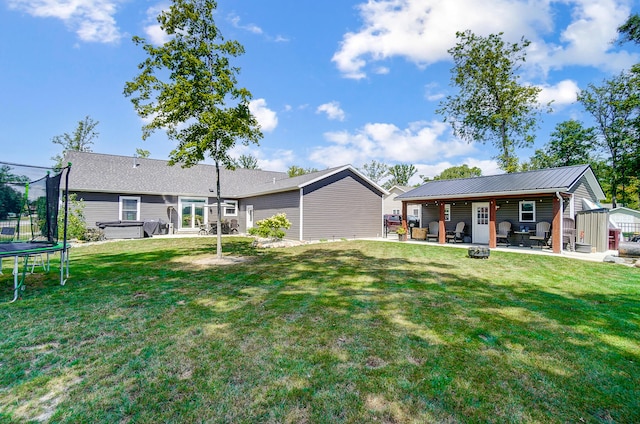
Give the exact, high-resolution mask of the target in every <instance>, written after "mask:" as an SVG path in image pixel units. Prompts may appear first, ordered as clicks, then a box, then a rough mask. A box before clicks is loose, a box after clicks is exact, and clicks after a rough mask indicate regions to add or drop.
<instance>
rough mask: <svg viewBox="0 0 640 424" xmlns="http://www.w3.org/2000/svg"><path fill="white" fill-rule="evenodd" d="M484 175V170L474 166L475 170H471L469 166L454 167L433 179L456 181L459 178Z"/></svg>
mask: <svg viewBox="0 0 640 424" xmlns="http://www.w3.org/2000/svg"><path fill="white" fill-rule="evenodd" d="M481 175H482V169H480V168H478V167H477V166H474V167H473V168H469V166H468V165H467V164H464V165H460V166H452V167H451V168H447V169H445V170H444V171H442V172H441V173H440V175H436V176H435V177H433V179H434V180H455V179H458V178H471V177H479V176H481Z"/></svg>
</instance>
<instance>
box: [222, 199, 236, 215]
mask: <svg viewBox="0 0 640 424" xmlns="http://www.w3.org/2000/svg"><path fill="white" fill-rule="evenodd" d="M224 203H226V205H225V206H224V216H238V201H237V200H225V201H224Z"/></svg>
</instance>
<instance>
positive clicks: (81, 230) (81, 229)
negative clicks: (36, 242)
mask: <svg viewBox="0 0 640 424" xmlns="http://www.w3.org/2000/svg"><path fill="white" fill-rule="evenodd" d="M62 202H63V206H62V207H61V208H60V212H58V234H59V235H58V237H59V238H62V237H63V234H62V232H63V231H64V198H63V199H62ZM86 233H87V223H86V221H85V218H84V201H83V200H82V199H80V200H78V199H77V197H76V194H75V193H72V194H70V195H69V214H68V217H67V239H78V240H84V239H85V236H86Z"/></svg>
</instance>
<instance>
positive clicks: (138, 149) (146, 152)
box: [136, 148, 151, 158]
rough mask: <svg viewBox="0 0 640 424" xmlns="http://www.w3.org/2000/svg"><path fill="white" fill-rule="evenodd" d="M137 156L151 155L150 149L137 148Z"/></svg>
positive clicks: (145, 156)
mask: <svg viewBox="0 0 640 424" xmlns="http://www.w3.org/2000/svg"><path fill="white" fill-rule="evenodd" d="M136 156H137V157H139V158H148V157H149V156H151V152H150V151H148V150H144V149H140V148H137V149H136Z"/></svg>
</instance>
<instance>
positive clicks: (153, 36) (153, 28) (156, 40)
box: [144, 3, 171, 46]
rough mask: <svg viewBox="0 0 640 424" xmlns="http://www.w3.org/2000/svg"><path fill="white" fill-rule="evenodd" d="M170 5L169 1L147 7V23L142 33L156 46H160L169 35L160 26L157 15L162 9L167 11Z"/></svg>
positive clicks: (167, 39)
mask: <svg viewBox="0 0 640 424" xmlns="http://www.w3.org/2000/svg"><path fill="white" fill-rule="evenodd" d="M170 6H171V5H170V4H169V3H160V4H157V5H155V6H152V7H150V8H148V9H147V22H149V24H148V25H146V26H145V27H144V33H145V34H147V39H148V40H149V41H150V42H151V43H152V44H155V45H156V46H160V45H162V44H164V43H166V42H167V41H169V39H170V38H171V37H169V35H168V34H167V33H166V32H164V30H163V29H162V28H160V24H159V23H158V15H160V13H162V12H163V11H168V10H169V7H170Z"/></svg>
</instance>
